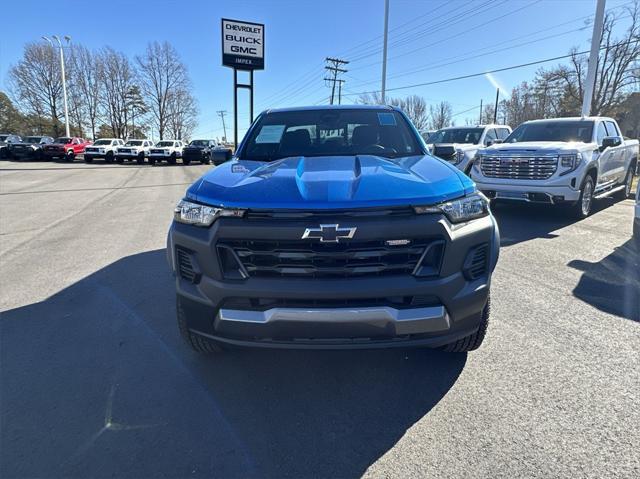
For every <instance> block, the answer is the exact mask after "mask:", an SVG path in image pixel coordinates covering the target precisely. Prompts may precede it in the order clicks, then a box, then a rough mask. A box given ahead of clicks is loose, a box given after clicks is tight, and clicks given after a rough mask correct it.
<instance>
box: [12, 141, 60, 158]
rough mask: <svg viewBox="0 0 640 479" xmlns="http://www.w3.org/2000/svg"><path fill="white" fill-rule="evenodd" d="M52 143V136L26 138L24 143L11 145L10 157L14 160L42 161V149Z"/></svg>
mask: <svg viewBox="0 0 640 479" xmlns="http://www.w3.org/2000/svg"><path fill="white" fill-rule="evenodd" d="M51 143H53V138H51V137H50V136H25V137H24V138H23V139H22V141H20V142H18V143H12V144H11V146H10V147H9V155H10V156H11V158H13V159H14V160H42V158H43V153H42V147H43V146H44V145H49V144H51Z"/></svg>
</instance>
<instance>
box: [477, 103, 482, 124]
mask: <svg viewBox="0 0 640 479" xmlns="http://www.w3.org/2000/svg"><path fill="white" fill-rule="evenodd" d="M478 125H482V98H481V99H480V121H479V122H478Z"/></svg>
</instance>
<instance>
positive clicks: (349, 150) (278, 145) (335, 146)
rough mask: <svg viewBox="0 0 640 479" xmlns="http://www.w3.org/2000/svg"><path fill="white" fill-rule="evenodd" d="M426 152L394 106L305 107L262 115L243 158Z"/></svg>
mask: <svg viewBox="0 0 640 479" xmlns="http://www.w3.org/2000/svg"><path fill="white" fill-rule="evenodd" d="M419 154H422V151H421V149H420V147H419V145H418V142H417V139H416V137H415V134H414V133H413V132H412V131H411V129H410V127H409V124H408V123H407V122H406V120H405V119H404V117H403V116H402V115H400V114H399V113H398V112H395V111H390V110H374V109H371V110H366V109H358V110H356V109H354V110H301V111H288V112H273V113H267V114H265V115H263V116H261V117H260V119H259V120H258V123H257V125H256V126H255V128H253V129H252V131H251V134H250V136H249V138H248V139H246V142H245V143H244V146H243V150H242V152H241V155H240V156H241V158H242V159H245V160H256V161H270V160H276V159H279V158H285V157H289V156H343V155H349V156H351V155H378V156H385V157H388V158H395V157H401V156H411V155H419Z"/></svg>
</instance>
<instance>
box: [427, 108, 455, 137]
mask: <svg viewBox="0 0 640 479" xmlns="http://www.w3.org/2000/svg"><path fill="white" fill-rule="evenodd" d="M429 116H430V117H431V121H430V123H429V129H431V130H439V129H440V128H444V127H445V126H449V125H450V124H451V120H452V119H453V109H452V108H451V104H450V103H449V102H447V101H441V102H440V103H438V104H437V105H435V106H434V105H431V106H430V107H429Z"/></svg>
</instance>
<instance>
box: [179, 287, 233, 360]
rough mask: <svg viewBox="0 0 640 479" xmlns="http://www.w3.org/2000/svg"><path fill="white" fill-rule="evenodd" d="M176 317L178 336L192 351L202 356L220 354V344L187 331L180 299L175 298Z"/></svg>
mask: <svg viewBox="0 0 640 479" xmlns="http://www.w3.org/2000/svg"><path fill="white" fill-rule="evenodd" d="M176 316H177V319H178V330H179V331H180V336H182V339H183V340H184V341H185V342H186V343H187V345H188V346H189V347H190V348H191V349H193V350H194V351H195V352H197V353H202V354H212V353H221V352H222V347H221V346H220V344H218V343H216V342H215V341H212V340H211V339H209V338H205V337H204V336H200V335H199V334H193V333H192V332H191V331H189V328H188V326H187V318H186V313H185V311H184V309H183V308H182V304H181V303H180V298H177V300H176Z"/></svg>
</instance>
